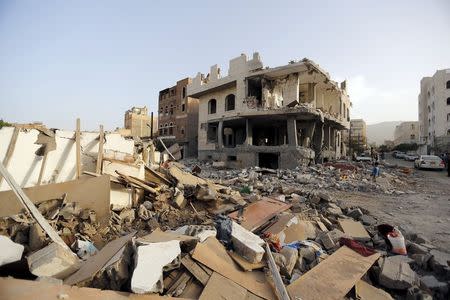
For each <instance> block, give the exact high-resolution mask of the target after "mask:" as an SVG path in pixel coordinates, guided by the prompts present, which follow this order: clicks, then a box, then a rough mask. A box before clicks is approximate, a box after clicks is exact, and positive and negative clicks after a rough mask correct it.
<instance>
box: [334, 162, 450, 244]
mask: <svg viewBox="0 0 450 300" xmlns="http://www.w3.org/2000/svg"><path fill="white" fill-rule="evenodd" d="M386 162H388V163H389V164H393V165H395V164H396V165H399V166H404V167H410V168H413V167H414V165H413V162H408V161H404V160H402V159H395V158H392V157H387V159H386ZM381 172H383V167H381ZM409 176H410V177H411V181H410V186H409V187H408V188H406V189H405V190H408V192H407V193H405V194H403V195H384V194H367V193H364V194H362V193H348V192H344V193H341V194H340V200H341V201H342V202H343V203H345V204H346V205H349V206H352V205H359V206H361V207H363V208H365V209H367V210H369V211H370V213H371V214H372V215H374V216H376V217H377V218H378V219H379V220H382V221H383V222H388V223H390V224H393V225H397V226H400V225H401V228H402V229H403V230H406V231H411V232H415V233H422V234H424V235H425V236H426V237H427V238H428V239H429V240H430V241H431V243H432V244H433V245H435V246H436V247H438V248H440V249H441V250H445V251H448V249H449V248H450V230H449V228H450V178H449V177H447V172H445V171H429V170H415V169H413V172H412V174H411V175H409Z"/></svg>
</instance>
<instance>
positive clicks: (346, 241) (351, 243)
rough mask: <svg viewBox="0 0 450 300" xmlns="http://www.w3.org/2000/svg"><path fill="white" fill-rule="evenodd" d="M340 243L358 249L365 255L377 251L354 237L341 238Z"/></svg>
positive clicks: (354, 249)
mask: <svg viewBox="0 0 450 300" xmlns="http://www.w3.org/2000/svg"><path fill="white" fill-rule="evenodd" d="M339 243H340V244H341V245H345V246H347V247H349V248H350V249H352V250H353V251H356V252H358V253H359V254H361V255H362V256H365V257H367V256H371V255H372V254H375V253H377V252H376V251H375V250H374V249H373V248H369V247H366V246H364V245H363V244H361V243H360V242H357V241H355V240H352V239H347V238H340V239H339Z"/></svg>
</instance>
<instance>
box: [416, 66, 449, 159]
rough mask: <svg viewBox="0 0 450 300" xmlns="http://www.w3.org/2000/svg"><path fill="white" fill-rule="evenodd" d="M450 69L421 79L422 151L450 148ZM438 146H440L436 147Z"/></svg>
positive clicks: (439, 150) (420, 129)
mask: <svg viewBox="0 0 450 300" xmlns="http://www.w3.org/2000/svg"><path fill="white" fill-rule="evenodd" d="M448 136H450V69H444V70H438V71H436V73H435V74H434V75H433V76H432V77H424V78H422V80H421V81H420V94H419V142H420V144H421V147H420V152H421V153H431V152H442V151H445V150H446V149H447V151H448V150H449V148H450V145H448V144H447V142H446V141H448V140H450V139H449V138H448ZM436 146H438V147H436Z"/></svg>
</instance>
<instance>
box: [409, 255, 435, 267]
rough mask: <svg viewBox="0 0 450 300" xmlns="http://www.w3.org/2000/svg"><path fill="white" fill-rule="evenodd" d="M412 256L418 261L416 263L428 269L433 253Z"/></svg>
mask: <svg viewBox="0 0 450 300" xmlns="http://www.w3.org/2000/svg"><path fill="white" fill-rule="evenodd" d="M411 258H412V259H414V261H415V262H416V264H417V265H418V266H419V267H420V268H422V269H425V270H426V269H427V267H428V262H429V260H430V258H431V254H429V253H426V254H412V255H411Z"/></svg>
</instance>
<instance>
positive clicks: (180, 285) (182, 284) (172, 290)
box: [166, 271, 192, 297]
mask: <svg viewBox="0 0 450 300" xmlns="http://www.w3.org/2000/svg"><path fill="white" fill-rule="evenodd" d="M191 278H192V275H191V274H190V273H189V272H186V271H184V272H182V273H181V274H180V276H178V278H177V279H176V280H175V281H174V282H172V284H171V286H170V287H169V289H168V290H167V292H166V295H169V296H175V297H177V296H179V295H181V294H182V293H183V291H184V289H185V288H186V286H187V284H188V282H189V280H191Z"/></svg>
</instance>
